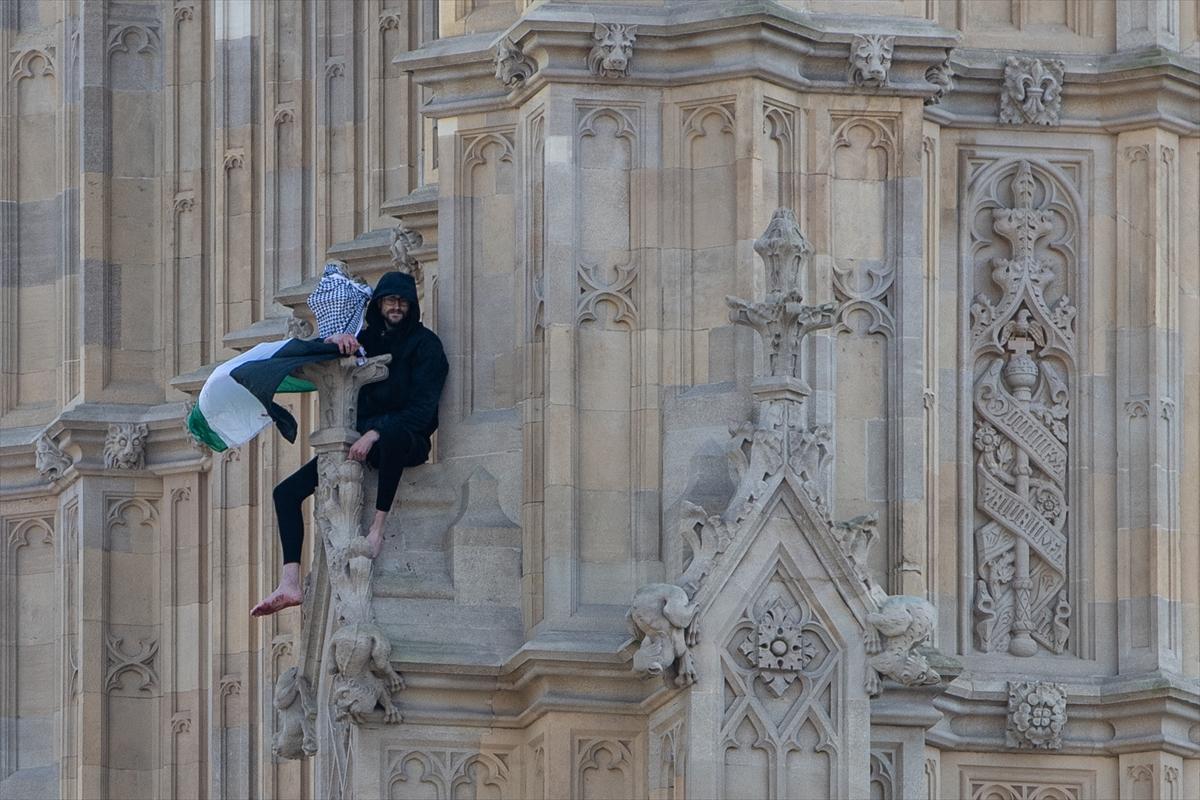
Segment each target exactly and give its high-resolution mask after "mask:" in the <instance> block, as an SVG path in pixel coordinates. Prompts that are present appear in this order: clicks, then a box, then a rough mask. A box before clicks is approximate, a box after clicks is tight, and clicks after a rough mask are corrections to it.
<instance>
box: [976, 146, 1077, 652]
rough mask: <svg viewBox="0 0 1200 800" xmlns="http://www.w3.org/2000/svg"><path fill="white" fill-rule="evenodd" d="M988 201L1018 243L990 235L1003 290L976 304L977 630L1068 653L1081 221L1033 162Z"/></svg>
mask: <svg viewBox="0 0 1200 800" xmlns="http://www.w3.org/2000/svg"><path fill="white" fill-rule="evenodd" d="M977 208H979V209H980V210H981V215H980V217H978V218H981V217H982V213H986V214H988V215H990V218H991V219H990V221H991V228H992V231H993V232H994V233H996V234H999V236H1000V237H1001V238H1002V239H1003V240H1005V241H1007V244H1008V248H1007V250H1008V253H1007V257H1005V256H1004V255H1003V253H1004V248H1003V245H1000V246H997V245H996V244H995V243H991V242H989V243H988V246H990V247H991V253H992V258H991V259H990V284H991V286H993V287H995V288H998V289H999V292H998V294H997V292H996V291H995V289H991V290H985V291H983V292H981V293H979V294H978V295H977V296H976V298H975V301H974V303H973V304H972V306H971V316H972V327H971V340H972V352H973V353H974V359H975V362H974V363H975V375H976V378H975V385H974V408H975V432H974V447H975V450H976V451H977V453H978V456H977V461H976V469H975V504H976V508H977V510H978V519H979V520H980V521H979V523H978V526H977V528H976V530H975V553H976V571H977V575H976V577H977V582H976V591H975V600H974V608H975V620H976V622H975V633H976V640H977V643H978V646H979V648H980V649H981V650H983V651H985V652H997V651H1005V650H1007V651H1008V652H1010V653H1012V654H1013V655H1018V656H1032V655H1034V654H1035V653H1036V652H1037V651H1038V649H1039V647H1041V648H1045V649H1047V650H1050V651H1052V652H1055V653H1061V652H1062V651H1063V650H1064V649H1065V647H1066V644H1067V639H1068V636H1069V634H1070V628H1069V620H1070V616H1071V606H1070V603H1069V600H1068V595H1067V548H1068V541H1067V514H1068V507H1069V504H1068V496H1069V483H1068V466H1069V459H1068V444H1069V442H1068V417H1069V407H1068V401H1069V398H1070V388H1069V385H1068V381H1069V376H1070V375H1071V373H1072V371H1073V369H1074V362H1075V353H1076V346H1075V315H1076V310H1075V307H1074V306H1073V305H1072V304H1071V301H1070V298H1069V297H1068V295H1067V294H1066V291H1065V287H1066V286H1067V284H1068V281H1067V277H1068V276H1067V275H1065V274H1064V272H1063V270H1064V269H1065V267H1066V264H1065V263H1064V262H1063V259H1062V256H1061V255H1059V254H1061V253H1069V252H1070V248H1069V245H1068V244H1067V243H1066V242H1065V241H1064V237H1065V236H1067V235H1068V233H1064V231H1068V232H1069V230H1070V228H1071V225H1070V224H1069V218H1068V217H1067V216H1066V213H1067V212H1066V208H1065V206H1064V204H1063V203H1062V202H1061V201H1060V200H1058V199H1057V198H1056V193H1055V187H1054V185H1053V184H1052V183H1051V182H1050V181H1049V180H1047V179H1045V178H1039V177H1035V175H1034V171H1033V169H1032V167H1031V165H1030V163H1029V162H1028V161H1019V162H1017V163H1015V164H1013V165H1012V167H1011V168H1009V169H1005V170H1002V171H1001V173H1000V177H997V178H996V179H995V180H994V181H993V183H992V184H991V186H990V187H989V188H988V199H986V200H984V201H982V202H981V203H980V204H979V205H978V206H977ZM985 209H986V210H985ZM1044 239H1049V240H1050V241H1049V242H1047V243H1046V244H1043V243H1042V240H1044ZM1051 248H1053V249H1051ZM1051 291H1053V292H1054V293H1055V294H1054V295H1053V296H1051V295H1050V292H1051Z"/></svg>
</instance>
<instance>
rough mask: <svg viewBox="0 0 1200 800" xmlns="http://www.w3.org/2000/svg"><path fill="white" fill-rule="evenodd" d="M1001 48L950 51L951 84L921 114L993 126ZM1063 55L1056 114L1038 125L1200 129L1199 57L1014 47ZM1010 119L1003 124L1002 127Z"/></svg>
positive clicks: (1191, 132)
mask: <svg viewBox="0 0 1200 800" xmlns="http://www.w3.org/2000/svg"><path fill="white" fill-rule="evenodd" d="M1014 54H1015V53H1012V52H1009V51H1004V50H979V49H958V50H955V51H954V53H953V54H952V55H951V59H950V63H951V65H952V66H953V68H954V89H953V90H952V91H950V92H949V93H948V94H947V95H946V96H945V98H944V99H943V100H942V102H941V103H940V104H939V105H936V106H928V107H927V108H926V109H925V117H926V118H927V119H929V120H931V121H933V122H937V123H938V124H940V125H943V126H946V127H955V128H992V129H994V128H997V127H998V126H999V121H998V112H999V102H1000V93H1001V87H1002V85H1003V73H1004V63H1005V59H1006V58H1007V57H1008V56H1010V55H1014ZM1020 55H1025V56H1029V57H1036V58H1054V59H1058V60H1060V61H1062V62H1063V65H1064V67H1065V75H1064V79H1063V93H1062V114H1061V120H1060V124H1058V125H1056V126H1053V127H1049V128H1047V127H1042V126H1017V127H1018V128H1028V129H1034V128H1035V127H1036V129H1037V130H1040V131H1043V132H1045V131H1059V130H1062V131H1073V132H1078V131H1086V132H1101V131H1102V132H1106V133H1115V132H1119V131H1123V130H1131V129H1137V128H1145V127H1151V126H1157V127H1161V128H1164V129H1166V130H1170V131H1173V132H1174V133H1177V134H1180V135H1187V136H1195V135H1196V134H1198V133H1200V60H1198V59H1196V58H1187V57H1184V56H1181V55H1180V54H1178V53H1174V52H1170V51H1166V50H1159V49H1153V50H1147V51H1142V52H1139V53H1113V54H1111V55H1102V56H1097V55H1093V54H1085V55H1081V54H1058V53H1021V54H1020ZM1011 127H1012V126H1005V128H1006V129H1009V128H1011Z"/></svg>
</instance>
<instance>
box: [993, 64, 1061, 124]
mask: <svg viewBox="0 0 1200 800" xmlns="http://www.w3.org/2000/svg"><path fill="white" fill-rule="evenodd" d="M1065 71H1066V67H1065V66H1064V64H1063V62H1062V61H1058V60H1052V59H1046V60H1045V61H1043V60H1041V59H1039V58H1018V57H1016V56H1009V57H1008V61H1007V62H1006V63H1005V66H1004V85H1003V87H1002V88H1001V89H1000V122H1002V123H1005V124H1008V125H1057V124H1058V115H1059V112H1060V111H1061V110H1062V90H1063V75H1064V73H1065Z"/></svg>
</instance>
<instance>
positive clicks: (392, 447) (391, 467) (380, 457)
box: [367, 436, 412, 558]
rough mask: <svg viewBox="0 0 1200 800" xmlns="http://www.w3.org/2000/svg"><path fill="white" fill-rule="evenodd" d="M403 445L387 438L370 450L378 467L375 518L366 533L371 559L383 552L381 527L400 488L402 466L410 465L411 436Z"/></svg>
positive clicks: (405, 437) (405, 438) (407, 437)
mask: <svg viewBox="0 0 1200 800" xmlns="http://www.w3.org/2000/svg"><path fill="white" fill-rule="evenodd" d="M403 438H404V440H405V441H404V444H403V445H397V443H396V442H395V441H393V440H390V439H388V438H381V439H380V440H379V441H378V442H376V443H375V447H374V448H372V450H373V452H372V455H375V456H376V459H375V461H376V463H377V464H378V465H379V466H378V469H379V488H378V491H377V492H376V493H375V518H374V519H372V520H371V527H370V529H369V530H368V531H367V542H368V543H370V545H371V557H372V558H377V557H378V556H379V553H380V552H381V551H382V550H383V525H384V523H385V522H387V515H388V512H389V511H390V510H391V509H392V503H393V502H394V501H395V500H396V490H397V489H398V488H399V487H400V476H401V474H403V472H404V465H405V464H408V463H410V458H409V456H410V451H411V449H412V448H411V446H410V445H409V441H410V440H411V439H412V437H411V436H404V437H403Z"/></svg>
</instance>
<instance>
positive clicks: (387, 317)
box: [383, 311, 404, 328]
mask: <svg viewBox="0 0 1200 800" xmlns="http://www.w3.org/2000/svg"><path fill="white" fill-rule="evenodd" d="M393 316H394V317H395V320H394V321H393V319H392V317H393ZM383 321H384V322H385V323H387V326H388V327H389V328H398V327H400V326H401V325H402V324H403V323H404V312H402V311H393V312H391V313H388V314H384V315H383Z"/></svg>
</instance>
